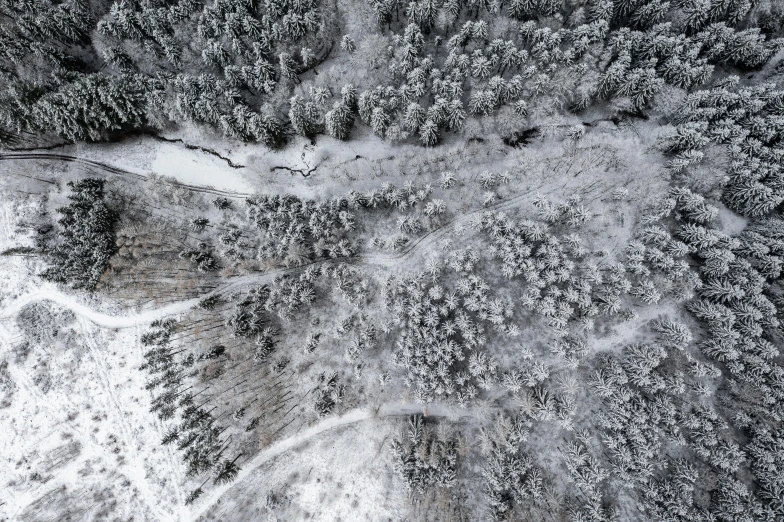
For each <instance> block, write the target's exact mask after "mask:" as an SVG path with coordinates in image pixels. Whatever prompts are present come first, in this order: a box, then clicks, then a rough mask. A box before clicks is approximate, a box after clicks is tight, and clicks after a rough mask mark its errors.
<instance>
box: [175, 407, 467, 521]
mask: <svg viewBox="0 0 784 522" xmlns="http://www.w3.org/2000/svg"><path fill="white" fill-rule="evenodd" d="M416 414H422V415H430V416H438V417H449V418H458V417H463V416H465V415H469V414H470V413H469V410H467V409H465V408H459V407H456V406H452V405H449V404H442V403H432V404H418V403H397V404H382V405H380V406H377V407H376V408H355V409H353V410H349V411H347V412H345V413H344V414H343V415H340V416H335V417H328V418H326V419H324V420H322V421H321V422H319V423H317V424H314V425H313V426H311V427H310V428H307V429H305V430H303V431H301V432H299V433H295V434H293V435H291V436H290V437H286V438H285V439H281V440H279V441H277V442H275V443H274V444H272V445H271V446H269V447H268V448H266V449H264V450H262V451H261V452H260V453H259V454H258V455H256V456H255V457H253V459H251V460H250V461H247V462H244V463H241V464H240V468H241V469H240V472H239V473H238V474H237V478H236V479H235V480H234V482H232V483H230V484H225V485H221V486H216V487H214V488H212V489H210V490H208V492H207V493H206V494H205V496H204V497H203V500H201V501H200V502H199V504H198V505H197V506H196V507H194V508H193V510H192V511H191V517H190V521H191V522H196V521H197V520H199V519H200V518H201V517H202V516H203V515H204V514H205V513H206V512H207V511H208V510H209V509H210V508H211V507H212V506H213V505H215V503H216V502H217V501H218V500H219V499H220V498H221V497H222V496H223V495H224V494H225V493H226V492H228V491H229V490H230V489H231V488H232V487H234V485H236V484H238V483H240V482H242V481H243V480H244V479H245V478H247V477H248V476H250V475H251V474H252V473H253V472H254V471H255V470H256V468H258V467H259V466H261V465H263V464H264V463H266V462H269V461H270V460H272V459H274V458H275V457H277V456H279V455H282V454H283V453H286V452H288V451H290V450H292V449H294V448H296V447H297V446H299V445H300V444H303V443H304V442H307V441H308V440H310V439H313V438H315V437H317V436H319V435H321V434H323V433H325V432H327V431H331V430H334V429H337V428H341V427H343V426H348V425H351V424H356V423H359V422H364V421H368V420H371V419H383V418H385V417H399V416H403V415H405V416H408V415H416Z"/></svg>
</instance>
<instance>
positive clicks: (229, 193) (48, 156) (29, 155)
mask: <svg viewBox="0 0 784 522" xmlns="http://www.w3.org/2000/svg"><path fill="white" fill-rule="evenodd" d="M3 160H5V161H10V160H50V161H63V162H66V163H76V164H78V165H82V166H85V167H90V168H93V169H98V170H102V171H104V172H108V173H110V174H117V175H120V176H125V177H132V178H137V179H147V178H148V177H149V176H150V175H149V174H147V173H143V172H134V171H131V170H128V169H125V168H121V167H117V166H114V165H110V164H108V163H104V162H102V161H97V160H91V159H86V158H80V157H78V156H71V155H70V154H56V153H51V152H4V153H0V161H3ZM168 182H169V183H171V184H173V185H177V186H178V187H183V188H186V189H189V190H193V191H196V192H204V193H207V194H214V195H216V196H224V197H229V198H247V197H250V196H253V195H254V194H253V193H250V192H237V191H233V190H221V189H216V188H215V187H212V186H210V185H198V184H191V183H185V182H182V181H177V180H169V181H168Z"/></svg>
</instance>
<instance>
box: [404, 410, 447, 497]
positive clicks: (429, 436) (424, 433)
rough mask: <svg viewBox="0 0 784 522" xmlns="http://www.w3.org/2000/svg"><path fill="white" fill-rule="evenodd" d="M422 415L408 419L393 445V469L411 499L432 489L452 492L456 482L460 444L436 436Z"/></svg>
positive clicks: (444, 436)
mask: <svg viewBox="0 0 784 522" xmlns="http://www.w3.org/2000/svg"><path fill="white" fill-rule="evenodd" d="M434 431H435V430H434V427H433V426H432V425H430V424H428V423H427V421H426V420H425V419H424V418H423V417H422V416H421V415H414V416H412V417H410V418H409V419H408V425H407V426H406V430H405V431H404V432H403V433H401V434H400V436H399V437H398V438H395V440H393V441H392V446H391V448H392V450H391V451H392V456H393V458H394V463H393V468H394V470H395V471H396V472H397V473H398V474H399V475H400V476H401V477H402V478H403V481H404V482H405V485H406V488H407V489H408V491H409V492H410V493H411V494H412V495H418V496H422V495H424V494H425V493H427V492H428V491H429V490H431V489H433V488H445V489H450V488H452V487H454V485H455V482H456V479H457V461H458V454H457V440H456V439H455V438H454V437H450V436H447V435H446V434H442V435H441V436H439V435H436V434H435V433H434Z"/></svg>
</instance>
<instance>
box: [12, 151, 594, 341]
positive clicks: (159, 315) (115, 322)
mask: <svg viewBox="0 0 784 522" xmlns="http://www.w3.org/2000/svg"><path fill="white" fill-rule="evenodd" d="M0 159H2V155H0ZM564 186H565V185H564ZM564 186H558V185H555V186H553V184H552V183H548V180H546V179H545V180H541V181H540V183H538V184H537V185H536V186H533V187H530V189H529V190H527V191H526V192H524V193H521V194H518V195H517V196H514V197H512V198H509V199H506V200H502V201H500V202H498V203H496V204H493V205H488V206H487V207H485V208H480V209H477V210H474V211H471V212H466V213H464V214H462V215H459V216H456V217H455V218H453V219H451V220H450V221H448V222H445V223H443V224H441V225H440V226H438V227H437V228H435V229H433V230H431V231H430V232H428V233H426V234H424V235H422V236H420V237H419V238H418V239H417V240H416V241H415V242H413V243H411V244H410V245H409V246H408V248H406V249H405V250H403V251H401V252H398V253H395V254H385V253H375V254H360V255H358V256H355V257H352V258H347V259H346V260H345V261H347V262H349V263H353V264H357V265H366V266H377V267H393V266H397V265H399V264H402V263H404V262H408V261H410V260H412V259H415V258H416V257H415V255H416V254H417V253H418V252H431V251H434V246H435V243H436V242H437V241H439V240H441V239H443V238H445V237H446V236H447V235H448V234H449V233H450V231H453V230H455V229H456V228H457V227H461V226H463V227H465V226H470V225H471V223H472V222H473V221H474V220H476V219H477V218H478V217H479V216H481V214H482V213H484V212H487V211H496V212H498V211H505V210H510V209H513V208H517V207H519V206H521V205H524V204H526V203H531V204H532V203H533V201H534V199H536V197H537V195H538V194H540V193H541V194H543V195H545V196H546V195H548V194H549V193H551V192H553V191H555V190H556V189H563V188H564ZM547 189H549V190H547ZM594 190H599V191H601V190H603V187H602V186H601V185H597V186H596V187H594ZM532 208H533V207H532ZM471 232H475V231H474V230H472V231H471ZM463 239H465V237H464V238H463ZM323 261H326V260H317V261H313V262H311V263H308V264H307V265H303V266H299V267H292V268H278V269H274V270H271V271H268V272H263V273H250V274H245V275H242V276H239V277H235V278H232V279H231V280H230V281H228V282H227V283H226V284H225V285H224V286H222V287H220V288H218V289H217V290H213V291H212V292H209V293H205V294H204V295H203V296H200V297H196V298H192V299H187V300H183V301H178V302H176V303H171V304H168V305H165V306H162V307H160V308H156V309H152V310H146V311H144V312H139V313H136V314H131V315H126V316H117V315H109V314H106V313H103V312H98V311H95V310H93V309H91V308H90V307H89V306H87V305H85V304H84V303H82V302H80V301H78V300H77V299H76V298H75V297H73V296H70V295H68V294H64V293H62V292H61V291H59V290H57V289H56V288H54V287H51V288H45V289H40V290H36V291H34V292H31V293H29V294H26V295H24V296H22V297H20V298H18V299H17V300H16V301H14V302H13V303H12V304H11V305H9V306H7V307H6V308H5V309H4V310H2V311H0V317H9V316H12V315H15V314H17V313H19V311H20V310H21V309H22V308H23V307H25V306H26V305H28V304H31V303H34V302H37V301H44V300H49V301H52V302H54V303H57V304H59V305H61V306H64V307H66V308H68V309H70V310H71V311H72V312H74V313H75V314H77V315H80V316H82V317H85V318H87V319H89V320H90V321H92V322H93V323H95V324H96V325H98V326H102V327H105V328H132V327H135V326H140V325H145V324H149V323H151V322H153V321H155V320H157V319H163V318H166V317H169V316H172V315H176V314H180V313H183V312H186V311H188V310H190V309H191V308H193V307H195V306H196V305H198V303H199V301H200V300H202V299H204V298H205V297H209V296H211V295H220V294H223V293H226V292H228V291H229V290H231V289H232V288H238V287H240V286H242V285H244V284H264V283H268V282H271V281H273V280H274V279H275V278H276V277H278V276H282V275H290V274H295V273H297V272H299V271H301V270H303V269H304V268H306V267H307V266H308V265H311V264H315V263H320V262H323Z"/></svg>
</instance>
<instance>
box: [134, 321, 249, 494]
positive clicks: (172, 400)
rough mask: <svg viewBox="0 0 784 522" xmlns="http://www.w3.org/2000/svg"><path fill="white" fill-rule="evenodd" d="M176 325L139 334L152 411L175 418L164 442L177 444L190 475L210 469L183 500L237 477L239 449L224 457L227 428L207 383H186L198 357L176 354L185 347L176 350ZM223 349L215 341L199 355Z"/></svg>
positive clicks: (213, 355)
mask: <svg viewBox="0 0 784 522" xmlns="http://www.w3.org/2000/svg"><path fill="white" fill-rule="evenodd" d="M175 328H176V322H175V321H174V320H173V319H167V320H165V321H154V322H153V323H152V324H151V325H150V330H149V331H147V332H146V333H145V334H143V335H142V338H141V343H142V346H143V347H145V349H146V351H145V352H144V363H143V364H142V366H141V368H140V370H142V371H145V370H146V371H147V372H148V374H149V375H150V380H149V381H148V383H147V386H146V388H147V389H148V390H150V391H152V392H153V393H154V394H155V395H154V396H153V399H152V403H151V411H152V412H154V413H155V414H156V415H157V416H158V418H159V419H161V420H162V421H167V422H168V421H173V424H172V425H171V427H170V428H169V430H168V431H167V432H166V434H165V435H164V436H163V439H162V440H161V443H162V444H163V445H168V444H175V443H176V444H177V449H178V450H179V451H181V452H182V458H183V461H184V463H185V466H186V474H187V475H188V476H189V477H192V478H195V477H198V476H200V475H203V474H205V473H210V474H211V476H208V477H207V479H206V480H204V482H202V484H201V485H200V486H199V487H197V488H196V489H194V490H193V491H192V492H191V493H190V494H189V495H188V497H187V498H186V500H185V503H186V504H191V503H192V502H194V501H195V500H196V499H197V498H199V497H200V496H201V495H202V494H203V493H204V490H203V488H204V486H205V484H206V483H207V482H208V481H210V480H211V481H212V482H213V484H216V485H217V484H225V483H228V482H231V481H232V480H234V478H235V477H236V476H237V474H238V473H239V467H238V466H237V464H236V462H237V460H238V459H239V458H240V456H241V454H240V455H237V456H236V457H234V458H233V459H231V460H229V459H227V458H225V457H224V454H225V452H226V449H227V445H228V443H227V440H224V439H223V438H222V435H223V433H224V432H225V431H226V429H227V428H228V427H227V426H221V425H220V424H218V419H217V418H216V417H215V416H214V415H213V414H212V412H213V411H214V410H215V407H212V408H209V409H207V408H208V405H209V402H210V401H211V400H212V399H213V395H206V396H202V395H201V393H203V392H204V391H205V390H206V389H207V388H208V386H205V387H204V388H203V389H202V390H201V391H198V392H196V391H194V390H193V388H194V385H191V386H187V383H188V382H189V380H188V379H187V377H191V376H192V375H191V374H192V372H191V371H189V370H190V369H191V368H192V367H193V366H194V363H195V358H194V357H193V355H192V354H191V355H190V356H189V357H183V356H180V357H177V355H179V354H180V353H182V352H184V351H186V350H177V351H174V348H173V347H172V338H173V335H174V332H175ZM224 351H225V348H223V347H222V346H216V347H213V348H212V349H211V350H209V351H206V352H204V353H202V354H200V356H199V359H200V360H205V359H206V360H214V359H218V358H220V357H222V356H223V355H224ZM196 373H198V369H197V370H196ZM223 436H224V437H225V435H223Z"/></svg>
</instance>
